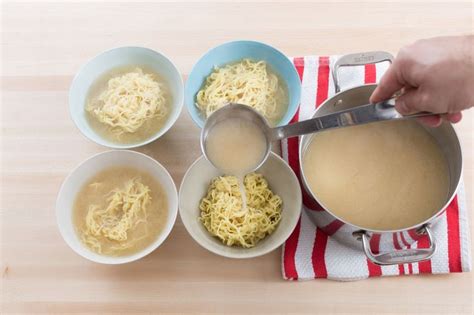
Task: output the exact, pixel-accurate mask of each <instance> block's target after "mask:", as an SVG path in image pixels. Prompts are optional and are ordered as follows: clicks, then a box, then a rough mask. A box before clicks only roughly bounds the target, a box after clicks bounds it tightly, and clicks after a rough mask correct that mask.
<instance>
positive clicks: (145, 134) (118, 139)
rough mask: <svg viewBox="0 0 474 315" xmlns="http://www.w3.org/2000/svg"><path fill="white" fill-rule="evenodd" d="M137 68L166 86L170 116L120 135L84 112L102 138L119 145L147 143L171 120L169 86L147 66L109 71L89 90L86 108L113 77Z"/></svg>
mask: <svg viewBox="0 0 474 315" xmlns="http://www.w3.org/2000/svg"><path fill="white" fill-rule="evenodd" d="M136 68H141V69H142V70H143V73H145V74H153V76H154V78H155V79H156V80H157V81H158V82H160V83H161V84H163V85H164V87H165V92H166V95H165V99H166V104H165V105H166V107H167V108H168V114H167V115H166V116H165V117H155V118H152V119H149V120H147V121H146V122H145V123H144V124H143V125H142V126H141V127H140V128H139V129H138V130H137V131H136V132H133V133H130V132H125V133H122V134H120V135H117V134H116V133H114V132H112V131H111V127H110V126H109V125H106V124H104V123H102V122H100V121H99V120H98V119H97V117H95V116H94V114H93V113H91V112H89V111H87V110H84V112H85V115H86V120H87V122H88V123H89V126H90V127H91V128H92V129H93V130H94V131H95V132H96V133H97V134H98V135H100V136H101V137H103V138H104V139H106V140H108V141H110V142H113V143H118V144H133V143H139V142H142V141H145V140H147V139H149V138H151V137H152V136H153V135H155V134H156V133H157V132H158V131H160V130H161V129H162V128H163V126H164V125H165V123H166V121H167V120H168V118H169V115H170V113H171V105H172V102H173V99H172V95H171V92H170V89H169V85H168V83H167V82H166V80H164V79H163V78H162V77H161V76H160V75H159V74H158V73H157V72H155V71H153V70H151V69H150V68H149V67H146V66H140V65H135V66H126V67H118V68H115V69H113V70H112V71H109V72H107V73H105V74H103V75H102V76H100V78H99V79H97V80H96V81H95V82H94V83H93V84H92V86H91V87H90V89H89V92H88V95H87V98H86V103H85V104H84V108H85V107H86V106H87V104H89V102H90V101H91V100H93V99H96V98H98V97H99V95H100V94H101V93H102V92H104V91H105V90H106V89H107V82H108V81H109V80H110V79H112V78H113V77H117V76H121V75H124V74H126V73H128V72H131V71H134V70H135V69H136Z"/></svg>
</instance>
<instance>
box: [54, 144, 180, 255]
mask: <svg viewBox="0 0 474 315" xmlns="http://www.w3.org/2000/svg"><path fill="white" fill-rule="evenodd" d="M114 166H127V167H133V168H136V169H138V170H141V171H143V172H147V173H148V174H150V175H151V176H153V178H154V179H155V180H156V181H158V182H159V183H160V184H161V186H162V187H163V189H164V191H165V192H166V196H167V198H168V216H167V219H166V224H165V228H164V229H163V232H161V233H160V235H158V238H157V239H156V240H155V241H154V242H153V243H152V244H150V245H149V246H148V247H146V248H145V249H143V250H142V251H140V252H138V253H136V254H133V255H129V256H120V257H111V256H104V255H100V254H97V253H95V252H93V251H91V250H90V249H88V248H87V247H86V246H85V245H83V244H82V242H81V241H80V239H79V237H78V235H77V233H76V230H75V227H74V224H73V205H74V200H75V198H76V195H77V193H78V192H79V191H80V189H81V188H82V186H83V185H84V184H85V183H86V182H87V181H88V180H90V179H91V178H92V177H93V176H94V175H95V174H97V173H98V172H100V171H102V170H104V169H107V168H109V167H114ZM177 213H178V193H177V191H176V186H175V184H174V182H173V179H172V178H171V176H170V174H169V173H168V172H167V171H166V169H165V168H164V167H163V166H162V165H161V164H160V163H158V162H157V161H155V160H154V159H152V158H150V157H148V156H147V155H144V154H142V153H138V152H134V151H127V150H124V151H117V150H116V151H107V152H103V153H99V154H96V155H94V156H92V157H91V158H89V159H87V160H85V161H84V162H82V163H81V164H80V165H79V166H77V167H76V169H74V170H73V171H72V172H71V173H70V174H69V176H68V177H67V178H66V179H65V180H64V182H63V184H62V186H61V188H60V190H59V193H58V198H57V200H56V220H57V223H58V227H59V231H60V233H61V235H62V237H63V238H64V240H65V241H66V243H67V244H68V245H69V247H71V248H72V249H73V250H74V251H75V252H76V253H78V254H79V255H81V256H82V257H84V258H87V259H89V260H91V261H95V262H98V263H102V264H123V263H128V262H131V261H134V260H137V259H140V258H142V257H144V256H146V255H148V254H149V253H151V252H152V251H154V250H155V249H156V248H157V247H158V246H160V245H161V243H163V241H164V240H165V239H166V237H167V236H168V235H169V233H170V232H171V229H172V228H173V225H174V222H175V221H176V216H177Z"/></svg>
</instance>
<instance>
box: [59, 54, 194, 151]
mask: <svg viewBox="0 0 474 315" xmlns="http://www.w3.org/2000/svg"><path fill="white" fill-rule="evenodd" d="M124 49H132V50H146V51H149V52H150V53H152V54H154V55H155V56H158V57H160V58H163V59H164V60H166V61H167V62H169V63H170V64H171V66H172V67H173V69H174V70H175V71H176V73H177V74H178V77H179V80H178V82H177V83H178V85H179V87H180V90H181V93H179V94H180V95H179V96H178V98H181V101H179V102H176V104H177V106H176V108H177V111H176V117H174V118H172V119H170V121H169V123H168V124H167V125H168V126H167V127H164V128H162V129H160V130H158V132H156V133H155V134H154V135H153V136H151V137H149V138H147V139H145V140H143V141H140V142H137V143H128V144H120V143H112V142H106V141H104V138H103V137H102V136H100V135H99V134H98V133H97V132H95V131H94V132H93V133H94V135H95V136H96V137H95V138H94V137H90V136H89V135H87V134H86V133H85V132H84V131H83V129H82V128H81V127H80V126H79V124H78V122H77V121H76V116H75V115H73V114H72V103H73V101H72V95H71V94H72V91H73V89H74V88H75V86H76V85H77V84H78V83H77V82H78V81H79V78H80V77H81V74H82V73H83V72H84V69H85V68H86V67H87V66H88V65H89V64H90V63H91V62H92V61H94V60H95V59H97V58H99V57H101V56H103V55H105V54H109V53H111V52H113V51H117V50H124ZM184 91H185V87H184V80H183V76H182V74H181V72H180V71H179V69H178V67H177V66H176V64H175V63H174V62H173V61H171V59H170V58H168V56H166V55H165V54H163V53H161V52H159V51H156V50H153V49H151V48H148V47H142V46H118V47H114V48H111V49H107V50H104V51H102V52H100V53H98V54H96V55H94V56H93V57H91V58H89V59H88V60H87V61H86V62H84V63H83V64H82V65H81V66H80V67H79V69H78V70H77V72H76V74H75V75H74V77H73V79H72V81H71V84H70V85H69V91H68V105H69V117H70V118H71V120H72V121H73V122H74V125H75V126H76V128H77V129H79V131H80V132H81V134H82V135H83V136H84V137H85V138H87V139H89V140H91V141H92V142H95V143H97V144H99V145H102V146H104V147H107V148H111V149H134V148H138V147H141V146H145V145H147V144H149V143H152V142H153V141H155V140H157V139H158V138H160V137H161V136H163V135H164V134H165V133H166V132H168V131H169V130H170V129H171V128H172V127H173V126H174V124H175V123H176V121H177V120H178V118H179V116H180V115H181V112H182V110H183V106H184V94H185V93H184Z"/></svg>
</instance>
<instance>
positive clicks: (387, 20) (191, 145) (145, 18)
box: [0, 0, 474, 314]
mask: <svg viewBox="0 0 474 315" xmlns="http://www.w3.org/2000/svg"><path fill="white" fill-rule="evenodd" d="M1 15H2V24H1V26H2V39H1V45H2V46H1V47H2V59H1V60H2V75H1V81H2V82H1V87H2V96H1V102H2V106H1V133H2V137H1V158H2V160H1V166H2V173H1V212H0V215H1V216H0V222H1V225H0V227H1V234H0V237H1V253H0V257H1V265H0V268H1V269H0V277H1V292H0V299H1V302H2V304H1V307H0V312H3V313H28V314H30V313H97V312H102V313H119V312H120V313H128V312H130V313H139V312H148V313H150V312H151V313H158V312H159V313H204V312H206V313H233V314H237V313H245V314H248V313H258V314H265V313H290V312H291V313H308V314H315V313H361V314H367V313H377V314H380V313H394V312H397V313H414V314H419V313H465V314H471V313H472V296H473V292H472V284H473V278H472V274H471V273H469V274H453V275H443V276H405V277H397V278H383V279H371V280H367V281H360V282H352V283H337V282H333V281H325V280H317V281H310V282H302V283H295V282H286V281H283V280H282V278H281V270H280V255H281V252H280V250H278V251H275V252H273V253H271V254H268V255H266V256H264V257H260V258H257V259H251V260H230V259H225V258H221V257H218V256H215V255H213V254H211V253H208V252H207V251H205V250H204V249H202V248H200V247H199V246H198V245H197V244H196V243H195V242H194V241H193V240H192V239H191V238H190V236H189V235H188V234H187V232H186V231H185V229H184V227H183V225H182V223H181V222H180V221H179V219H178V221H177V223H176V226H175V228H174V230H173V232H172V233H171V235H170V237H169V239H168V240H167V241H166V242H165V243H164V245H163V246H162V247H160V248H159V250H157V251H155V252H154V253H152V254H151V255H149V256H148V257H146V258H144V259H142V260H140V261H138V262H136V263H132V264H129V265H124V266H102V265H98V264H94V263H90V262H88V261H86V260H84V259H82V258H80V257H79V256H77V255H76V254H75V253H73V252H72V251H71V250H70V249H69V248H68V247H67V245H66V244H65V243H64V241H63V240H62V239H61V237H60V235H59V232H58V229H57V227H56V221H55V215H54V208H55V199H56V194H57V191H58V189H59V186H60V184H61V182H62V180H63V179H64V178H65V176H66V175H67V174H68V173H69V172H70V171H71V169H72V168H73V167H75V166H76V165H77V164H78V163H80V162H81V161H82V160H84V159H85V158H87V157H89V156H91V155H92V154H94V153H97V152H102V151H104V150H106V148H103V147H100V146H98V145H95V144H94V143H92V142H90V141H88V140H87V139H86V138H85V137H83V136H82V135H81V134H80V132H79V131H78V130H77V129H76V128H75V126H74V125H73V123H72V121H71V119H70V118H69V113H68V105H67V104H68V101H67V93H68V88H69V85H70V82H71V80H72V77H73V75H74V74H75V73H76V72H77V70H78V69H79V67H80V66H81V65H82V64H83V63H84V62H85V61H86V60H87V59H89V58H91V57H93V56H94V55H96V54H97V53H99V52H101V51H103V50H106V49H109V48H111V47H116V46H122V45H140V46H146V47H150V48H152V49H155V50H159V51H161V52H163V53H164V54H166V55H167V56H169V57H171V59H172V60H173V61H174V62H175V63H176V65H177V66H178V68H179V69H180V70H181V72H182V73H183V75H184V76H186V75H187V74H188V73H189V71H190V70H191V67H192V64H193V63H194V62H195V61H196V60H197V59H198V58H199V56H200V55H202V54H203V53H204V52H205V51H206V50H207V49H209V48H211V47H213V46H215V45H217V44H220V43H222V42H224V41H228V40H233V39H242V38H244V39H255V40H261V41H264V42H267V43H270V44H271V45H274V46H276V47H278V48H279V49H281V50H282V51H283V52H285V53H286V54H288V55H293V56H294V55H308V54H343V53H349V52H357V51H367V50H386V51H390V52H392V53H396V52H397V50H398V49H399V48H400V47H401V46H402V45H404V44H407V43H410V42H412V41H414V40H416V39H418V38H422V37H430V36H436V35H447V34H463V33H471V32H473V24H472V18H473V14H472V2H471V1H438V2H430V1H407V0H400V1H391V2H377V1H365V2H362V1H342V2H337V3H336V2H332V1H311V2H308V1H305V2H294V1H290V0H287V1H280V2H275V3H271V2H265V1H258V2H254V3H249V2H239V3H234V2H231V1H215V2H214V1H213V2H211V1H189V2H186V1H180V2H166V1H160V2H141V3H128V4H127V3H118V2H113V1H109V2H107V3H84V4H78V3H76V4H62V3H41V2H34V3H14V2H5V3H3V6H2V8H1ZM473 119H474V112H473V111H472V110H471V111H469V112H467V113H466V114H465V117H464V119H463V121H462V122H461V123H460V124H458V125H457V126H456V129H457V130H458V131H459V135H460V137H461V141H462V144H463V148H464V159H465V168H464V179H465V182H466V191H467V195H468V204H469V205H471V204H472V201H473V199H472V198H473V187H474V186H473V185H474V182H473V178H474V173H473V172H474V169H473V165H474V163H473V162H474V152H473V147H474V146H473V145H474V143H473V134H474V132H473V131H474V130H473V128H474V124H473V122H474V121H473ZM198 136H199V129H198V128H196V126H195V125H194V124H193V123H192V121H191V119H190V117H189V115H188V114H187V112H186V110H184V111H183V113H182V114H181V117H180V119H179V120H178V122H177V124H176V125H175V126H174V127H173V128H172V129H171V130H170V131H169V132H168V133H167V134H166V135H165V136H164V137H163V138H161V139H159V140H158V141H156V142H155V143H153V144H151V145H149V146H146V147H144V148H141V149H140V150H139V151H141V152H145V153H147V154H149V155H151V156H153V157H154V158H156V159H157V160H159V161H160V162H161V163H162V164H163V165H165V167H167V168H168V170H169V171H170V172H171V174H172V176H173V178H174V180H175V182H176V184H177V185H179V184H180V182H181V178H182V176H183V174H184V171H185V170H186V169H187V167H188V166H189V165H190V164H191V162H192V161H194V160H195V159H196V158H197V157H198V156H199V155H200V151H199V145H198ZM471 223H472V222H471ZM471 227H472V224H471Z"/></svg>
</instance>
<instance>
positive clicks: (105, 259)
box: [55, 150, 179, 265]
mask: <svg viewBox="0 0 474 315" xmlns="http://www.w3.org/2000/svg"><path fill="white" fill-rule="evenodd" d="M112 153H117V154H131V155H134V156H136V157H137V158H146V159H148V160H150V161H151V162H153V163H154V164H155V165H156V166H157V169H159V170H160V172H162V173H163V175H164V176H165V177H167V178H168V179H169V180H170V181H171V183H173V185H171V190H172V192H173V196H174V198H175V199H176V206H175V207H171V206H170V204H169V202H168V215H169V218H168V219H167V221H168V220H169V221H168V222H169V224H166V225H165V228H164V229H163V231H162V232H161V233H160V234H159V235H158V237H157V239H156V240H155V241H154V242H153V243H151V244H150V245H149V246H147V247H145V248H144V249H143V250H141V251H139V252H137V253H135V254H132V255H129V256H117V257H114V256H106V255H101V254H97V253H94V252H92V251H91V250H90V249H88V248H87V247H85V246H83V247H84V251H83V252H81V251H79V250H78V249H77V247H76V246H74V245H73V244H72V242H71V240H70V237H69V236H68V235H69V234H68V233H67V232H66V231H65V230H64V227H63V225H62V224H61V223H60V222H59V213H60V212H61V211H65V210H64V209H62V208H60V207H59V200H60V198H61V195H62V194H63V191H64V189H65V186H66V184H67V183H68V182H69V181H70V179H71V177H72V176H73V174H74V173H76V172H77V171H78V170H79V169H80V168H81V167H82V166H83V165H85V164H86V163H91V161H93V160H95V159H97V158H98V157H99V156H102V155H108V154H112ZM104 169H105V168H104ZM93 175H94V174H92V175H91V176H93ZM160 184H161V185H163V184H162V183H160ZM74 197H75V196H74ZM168 199H170V196H168ZM178 206H179V196H178V191H177V189H176V184H175V183H174V180H173V178H172V177H171V175H170V173H169V172H168V170H167V169H166V168H165V167H164V166H163V165H162V164H161V163H160V162H158V161H157V160H155V159H154V158H152V157H150V156H148V155H146V154H143V153H141V152H136V151H132V150H107V151H103V152H99V153H96V154H94V155H92V156H90V157H88V158H87V159H85V160H83V161H82V162H80V163H79V164H78V165H76V166H75V167H74V168H73V169H72V170H71V171H70V172H69V174H68V175H67V176H66V177H65V178H64V180H63V181H62V183H61V186H60V188H59V191H58V194H57V196H56V202H55V208H56V209H55V216H56V225H57V227H58V230H59V234H61V237H62V238H63V240H64V242H65V243H66V244H67V245H68V246H69V248H70V249H72V251H73V252H74V253H76V254H77V255H79V256H81V257H83V258H85V259H87V260H89V261H92V262H95V263H99V264H104V265H121V264H126V263H131V262H134V261H137V260H140V259H142V258H143V257H145V256H147V255H149V254H151V253H152V252H154V251H155V250H156V249H157V248H158V247H160V246H161V245H162V244H163V243H164V242H165V240H166V239H167V238H168V236H169V235H170V234H171V231H172V230H173V228H174V225H175V224H176V218H177V216H178ZM73 211H74V209H72V210H71V214H72V212H73ZM160 237H162V239H161V240H160ZM86 253H87V254H86ZM88 254H94V255H98V256H97V257H100V259H96V258H95V257H92V256H89V255H88Z"/></svg>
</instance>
